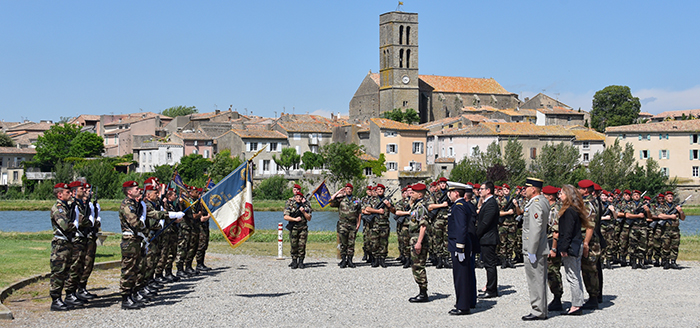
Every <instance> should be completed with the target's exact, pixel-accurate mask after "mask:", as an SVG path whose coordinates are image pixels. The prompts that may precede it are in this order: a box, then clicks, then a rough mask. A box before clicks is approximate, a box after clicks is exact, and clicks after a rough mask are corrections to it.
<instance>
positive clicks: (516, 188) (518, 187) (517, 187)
mask: <svg viewBox="0 0 700 328" xmlns="http://www.w3.org/2000/svg"><path fill="white" fill-rule="evenodd" d="M520 189H523V187H521V186H515V190H520Z"/></svg>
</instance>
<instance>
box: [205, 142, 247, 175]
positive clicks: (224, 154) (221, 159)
mask: <svg viewBox="0 0 700 328" xmlns="http://www.w3.org/2000/svg"><path fill="white" fill-rule="evenodd" d="M241 164H243V161H242V160H241V158H240V157H238V156H236V157H231V150H230V149H224V150H222V151H220V152H219V153H218V154H216V156H215V157H214V161H213V163H212V164H211V168H209V176H210V177H211V180H212V181H214V183H219V181H221V180H223V179H224V178H225V177H226V176H227V175H229V174H230V173H231V172H233V170H235V169H236V168H238V167H239V166H240V165H241Z"/></svg>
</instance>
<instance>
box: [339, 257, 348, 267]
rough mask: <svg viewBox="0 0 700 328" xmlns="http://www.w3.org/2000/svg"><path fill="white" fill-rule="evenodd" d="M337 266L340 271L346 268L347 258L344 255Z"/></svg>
mask: <svg viewBox="0 0 700 328" xmlns="http://www.w3.org/2000/svg"><path fill="white" fill-rule="evenodd" d="M338 266H339V267H340V268H341V269H345V268H347V267H348V260H347V257H346V256H345V255H343V258H342V259H341V260H340V263H338Z"/></svg>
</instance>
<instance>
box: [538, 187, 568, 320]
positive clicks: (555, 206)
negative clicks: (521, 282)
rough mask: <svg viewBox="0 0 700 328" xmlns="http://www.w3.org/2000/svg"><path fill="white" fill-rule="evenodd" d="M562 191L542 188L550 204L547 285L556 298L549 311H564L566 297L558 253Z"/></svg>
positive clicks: (554, 188) (550, 304) (548, 308)
mask: <svg viewBox="0 0 700 328" xmlns="http://www.w3.org/2000/svg"><path fill="white" fill-rule="evenodd" d="M560 190H561V189H559V188H557V187H553V186H545V187H544V188H542V194H544V197H545V198H547V202H548V203H549V223H548V229H547V242H548V243H549V248H550V250H549V256H548V257H547V283H548V284H549V291H551V292H552V294H553V295H554V298H553V299H552V301H551V302H550V303H549V305H548V306H547V311H562V310H563V309H564V308H563V307H562V305H561V297H562V295H564V286H563V284H562V281H561V255H559V252H558V251H557V246H558V244H559V210H561V202H560V201H559V197H558V193H559V191H560Z"/></svg>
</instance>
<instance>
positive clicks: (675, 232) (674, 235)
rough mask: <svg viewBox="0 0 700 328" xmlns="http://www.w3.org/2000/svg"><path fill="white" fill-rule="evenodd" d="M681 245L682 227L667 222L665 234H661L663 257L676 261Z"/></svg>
mask: <svg viewBox="0 0 700 328" xmlns="http://www.w3.org/2000/svg"><path fill="white" fill-rule="evenodd" d="M680 245H681V229H680V228H679V227H671V226H670V225H669V224H666V226H665V227H664V232H663V235H662V236H661V257H662V258H663V259H664V260H673V261H675V260H676V259H678V248H679V246H680Z"/></svg>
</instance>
